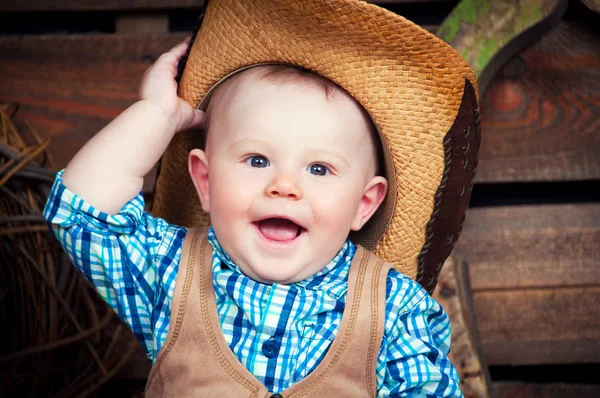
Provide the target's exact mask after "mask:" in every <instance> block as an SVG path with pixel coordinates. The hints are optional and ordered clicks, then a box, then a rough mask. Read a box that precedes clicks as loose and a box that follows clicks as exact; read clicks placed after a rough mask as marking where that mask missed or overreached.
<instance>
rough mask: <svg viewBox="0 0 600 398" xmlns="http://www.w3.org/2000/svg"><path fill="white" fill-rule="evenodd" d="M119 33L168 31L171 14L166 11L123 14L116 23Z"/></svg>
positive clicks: (116, 29)
mask: <svg viewBox="0 0 600 398" xmlns="http://www.w3.org/2000/svg"><path fill="white" fill-rule="evenodd" d="M115 25H116V26H115V31H116V32H117V33H167V32H168V31H169V16H168V15H167V14H166V13H158V14H157V13H147V12H146V13H140V14H130V13H127V14H123V15H119V16H118V17H117V21H116V23H115Z"/></svg>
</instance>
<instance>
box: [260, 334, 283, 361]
mask: <svg viewBox="0 0 600 398" xmlns="http://www.w3.org/2000/svg"><path fill="white" fill-rule="evenodd" d="M280 345H281V342H280V341H279V340H277V339H276V338H274V337H271V338H270V339H269V340H267V341H265V342H264V343H263V346H262V352H263V354H265V356H266V357H267V358H273V357H274V356H277V354H278V353H279V346H280Z"/></svg>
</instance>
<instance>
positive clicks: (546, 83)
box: [476, 22, 600, 182]
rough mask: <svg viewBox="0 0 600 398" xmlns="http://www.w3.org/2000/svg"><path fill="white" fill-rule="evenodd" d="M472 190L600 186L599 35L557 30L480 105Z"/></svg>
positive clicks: (567, 27)
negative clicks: (523, 184)
mask: <svg viewBox="0 0 600 398" xmlns="http://www.w3.org/2000/svg"><path fill="white" fill-rule="evenodd" d="M481 114H482V143H481V150H480V157H481V162H480V163H479V168H478V170H477V177H476V182H506V181H572V180H584V179H599V178H600V157H599V156H598V153H600V34H599V33H598V31H592V30H591V29H588V28H584V27H583V26H582V25H578V24H576V23H566V22H565V23H561V24H560V26H559V27H558V28H557V29H555V30H553V31H552V32H551V33H549V34H547V35H546V36H544V37H543V38H542V39H541V40H540V41H539V42H538V43H536V44H535V45H534V46H532V47H531V48H529V49H527V50H525V51H523V52H522V53H521V54H520V57H518V58H517V59H515V60H513V61H511V62H509V64H508V65H507V66H506V67H505V68H504V70H503V72H502V74H500V75H499V76H497V77H496V79H495V80H494V81H493V83H492V84H491V86H490V87H489V89H488V90H487V91H486V93H485V95H484V97H483V100H482V104H481Z"/></svg>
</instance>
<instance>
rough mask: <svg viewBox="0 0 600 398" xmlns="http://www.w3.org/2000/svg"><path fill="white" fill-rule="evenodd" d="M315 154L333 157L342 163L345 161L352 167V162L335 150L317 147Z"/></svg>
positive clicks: (346, 164) (347, 165)
mask: <svg viewBox="0 0 600 398" xmlns="http://www.w3.org/2000/svg"><path fill="white" fill-rule="evenodd" d="M315 154H316V155H317V156H324V157H328V156H329V157H333V158H335V159H336V160H338V161H339V162H340V163H343V164H344V165H345V166H346V167H350V162H349V161H348V159H346V157H345V156H344V155H342V154H341V153H338V152H334V151H327V150H323V149H317V150H315Z"/></svg>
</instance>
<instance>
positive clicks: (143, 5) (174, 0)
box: [0, 0, 456, 12]
mask: <svg viewBox="0 0 600 398" xmlns="http://www.w3.org/2000/svg"><path fill="white" fill-rule="evenodd" d="M434 1H436V0H369V2H370V3H374V4H381V5H389V4H410V3H427V2H434ZM438 1H439V0H438ZM442 1H446V2H456V0H442ZM203 3H204V1H203V0H106V1H100V0H53V1H38V0H19V1H3V2H0V12H6V11H90V10H140V9H142V10H143V9H182V8H183V9H186V8H198V9H199V8H200V7H201V6H202V4H203Z"/></svg>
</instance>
